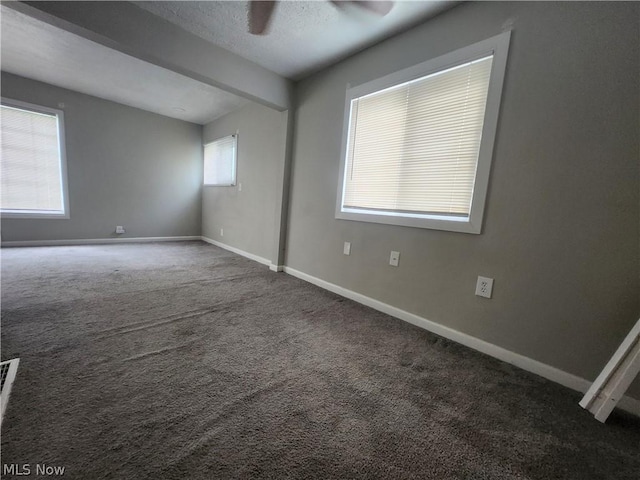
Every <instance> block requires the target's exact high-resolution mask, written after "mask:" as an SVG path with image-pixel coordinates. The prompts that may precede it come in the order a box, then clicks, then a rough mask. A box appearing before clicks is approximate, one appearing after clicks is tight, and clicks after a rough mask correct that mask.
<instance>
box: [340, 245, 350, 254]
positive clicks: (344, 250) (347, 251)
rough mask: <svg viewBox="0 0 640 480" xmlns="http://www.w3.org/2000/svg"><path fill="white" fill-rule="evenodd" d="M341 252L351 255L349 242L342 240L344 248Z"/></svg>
mask: <svg viewBox="0 0 640 480" xmlns="http://www.w3.org/2000/svg"><path fill="white" fill-rule="evenodd" d="M342 253H344V254H345V255H351V242H344V249H343V250H342Z"/></svg>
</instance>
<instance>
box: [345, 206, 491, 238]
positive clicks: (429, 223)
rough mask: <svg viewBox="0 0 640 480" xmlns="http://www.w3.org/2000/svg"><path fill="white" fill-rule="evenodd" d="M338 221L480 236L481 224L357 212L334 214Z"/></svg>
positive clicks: (417, 216) (437, 218)
mask: <svg viewBox="0 0 640 480" xmlns="http://www.w3.org/2000/svg"><path fill="white" fill-rule="evenodd" d="M336 218H337V219H339V220H352V221H356V222H369V223H381V224H385V225H398V226H401V227H414V228H427V229H431V230H444V231H448V232H459V233H472V234H480V233H481V230H482V225H481V222H480V223H479V222H477V221H476V222H474V221H473V220H472V219H471V218H469V217H436V216H428V215H413V216H407V215H394V214H379V213H368V212H367V213H363V212H362V211H358V210H355V209H353V210H350V211H340V210H338V211H337V212H336Z"/></svg>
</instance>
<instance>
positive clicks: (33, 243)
mask: <svg viewBox="0 0 640 480" xmlns="http://www.w3.org/2000/svg"><path fill="white" fill-rule="evenodd" d="M190 240H200V236H199V235H192V236H179V237H114V238H78V239H70V240H17V241H9V242H2V244H0V246H2V248H5V247H62V246H73V245H104V244H108V243H150V242H186V241H190Z"/></svg>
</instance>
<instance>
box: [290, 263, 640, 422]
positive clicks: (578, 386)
mask: <svg viewBox="0 0 640 480" xmlns="http://www.w3.org/2000/svg"><path fill="white" fill-rule="evenodd" d="M284 271H285V273H288V274H289V275H292V276H294V277H297V278H299V279H301V280H304V281H305V282H309V283H312V284H314V285H316V286H318V287H321V288H324V289H325V290H329V291H330V292H333V293H336V294H338V295H340V296H342V297H345V298H348V299H350V300H353V301H355V302H358V303H361V304H363V305H366V306H367V307H371V308H373V309H374V310H378V311H379V312H383V313H386V314H387V315H391V316H392V317H395V318H399V319H400V320H404V321H405V322H409V323H411V324H413V325H416V326H417V327H420V328H424V329H425V330H428V331H430V332H432V333H435V334H437V335H440V336H441V337H444V338H448V339H449V340H452V341H454V342H456V343H460V344H462V345H464V346H466V347H469V348H472V349H473V350H477V351H479V352H482V353H484V354H486V355H489V356H491V357H494V358H497V359H498V360H502V361H503V362H506V363H509V364H511V365H515V366H516V367H519V368H522V369H523V370H526V371H528V372H531V373H535V374H536V375H539V376H541V377H544V378H546V379H547V380H551V381H552V382H556V383H559V384H560V385H564V386H565V387H568V388H570V389H572V390H576V391H578V392H581V393H584V392H586V391H587V390H588V389H589V387H590V386H591V382H590V381H588V380H586V379H584V378H581V377H578V376H576V375H573V374H571V373H568V372H565V371H563V370H560V369H558V368H555V367H552V366H551V365H547V364H545V363H542V362H539V361H537V360H534V359H532V358H529V357H525V356H524V355H520V354H518V353H515V352H512V351H510V350H506V349H504V348H502V347H499V346H497V345H494V344H492V343H489V342H485V341H484V340H480V339H479V338H476V337H472V336H471V335H467V334H466V333H462V332H460V331H458V330H454V329H452V328H449V327H445V326H444V325H440V324H439V323H435V322H432V321H431V320H427V319H426V318H422V317H419V316H418V315H415V314H413V313H410V312H407V311H405V310H401V309H399V308H397V307H394V306H391V305H389V304H386V303H383V302H381V301H379V300H375V299H373V298H371V297H367V296H365V295H362V294H360V293H356V292H354V291H352V290H348V289H346V288H343V287H340V286H339V285H336V284H333V283H330V282H327V281H325V280H321V279H319V278H317V277H314V276H312V275H309V274H306V273H304V272H301V271H299V270H296V269H294V268H291V267H287V266H285V267H284ZM618 407H619V408H621V409H623V410H625V411H627V412H629V413H632V414H634V415H637V416H640V400H635V399H633V398H631V397H628V396H625V397H623V398H622V399H621V400H620V403H618Z"/></svg>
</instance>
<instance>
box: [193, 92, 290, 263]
mask: <svg viewBox="0 0 640 480" xmlns="http://www.w3.org/2000/svg"><path fill="white" fill-rule="evenodd" d="M285 127H286V113H280V112H277V111H275V110H272V109H270V108H268V107H264V106H262V105H258V104H250V105H247V106H246V107H243V108H242V109H240V110H237V111H235V112H232V113H229V114H227V115H225V116H224V117H222V118H219V119H218V120H215V121H214V122H211V123H209V124H208V125H206V126H205V127H204V130H203V140H204V143H207V142H211V141H213V140H216V139H218V138H221V137H224V136H227V135H231V134H233V133H235V132H236V131H239V132H240V134H239V136H238V168H237V184H236V186H234V187H211V186H210V187H204V192H203V205H202V235H204V236H205V237H208V238H211V239H213V240H216V241H219V242H222V243H224V244H227V245H229V246H232V247H235V248H239V249H240V250H243V251H245V252H249V253H251V254H253V255H257V256H259V257H262V258H265V259H271V257H272V255H273V251H274V238H275V234H276V228H278V225H277V221H276V208H277V206H278V205H279V203H277V199H278V195H279V194H280V193H279V192H278V185H279V182H278V175H281V174H282V172H281V170H282V165H281V164H282V162H283V155H284V138H285V136H284V135H285ZM240 184H242V190H240ZM220 229H224V236H221V235H220Z"/></svg>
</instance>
